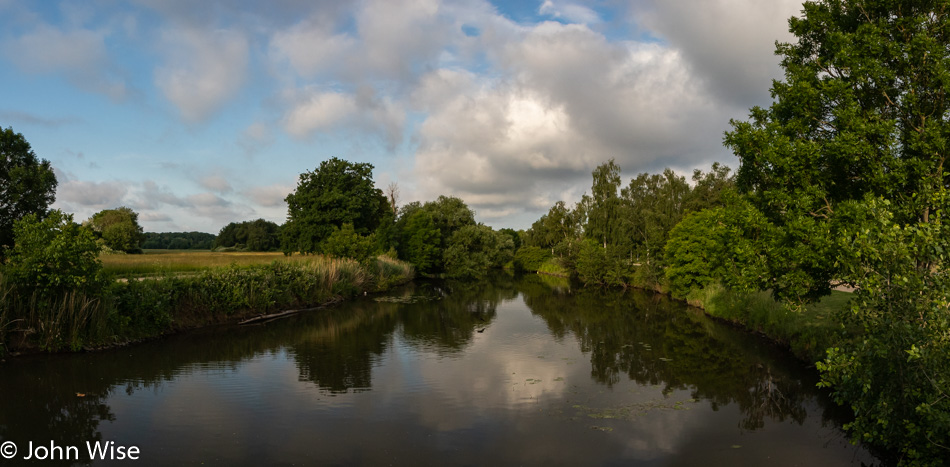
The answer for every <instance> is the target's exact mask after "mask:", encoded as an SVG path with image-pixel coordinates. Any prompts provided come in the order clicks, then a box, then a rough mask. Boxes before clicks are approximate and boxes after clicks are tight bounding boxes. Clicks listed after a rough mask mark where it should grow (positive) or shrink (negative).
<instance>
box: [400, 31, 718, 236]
mask: <svg viewBox="0 0 950 467" xmlns="http://www.w3.org/2000/svg"><path fill="white" fill-rule="evenodd" d="M521 34H522V37H521V39H520V40H518V41H511V42H508V43H507V44H506V45H505V46H504V48H503V50H501V51H499V52H498V53H497V57H499V58H498V60H499V62H500V64H501V66H502V67H503V68H502V69H503V70H504V71H505V72H506V75H505V76H504V78H502V79H486V78H484V77H479V76H477V75H474V74H471V73H466V72H460V71H454V70H437V71H435V72H433V73H430V74H428V75H427V76H425V77H424V78H423V79H422V80H421V81H420V86H419V89H417V91H416V93H415V94H414V99H413V102H414V104H415V105H417V106H419V107H421V108H422V110H423V111H424V112H425V113H426V114H427V115H428V117H427V118H426V119H425V121H424V122H423V123H422V125H421V127H420V129H419V134H420V136H419V141H420V144H419V150H418V152H417V155H416V164H415V166H416V171H417V176H418V179H419V182H420V184H421V185H422V187H423V192H424V193H425V194H426V195H428V196H429V197H433V196H436V195H438V194H454V195H458V196H461V197H462V198H463V199H465V200H466V201H467V202H468V203H469V204H470V205H472V206H473V207H474V208H475V209H476V211H478V212H479V213H480V215H481V216H482V217H498V218H502V217H507V216H512V215H515V214H516V213H518V212H521V213H525V212H537V211H539V210H544V209H547V207H549V206H550V205H551V204H553V202H555V201H557V200H558V199H562V197H563V196H564V195H565V194H567V195H572V196H574V197H578V196H579V195H580V193H581V192H582V191H584V190H585V189H587V187H589V186H590V172H591V170H593V168H594V167H595V166H596V165H598V164H600V163H602V162H604V161H606V160H608V159H610V158H615V159H616V160H617V162H618V164H620V165H621V167H623V168H625V169H626V170H627V172H626V173H625V175H626V176H632V175H634V174H635V172H636V171H643V170H648V169H661V168H662V167H663V166H665V165H672V166H675V165H682V164H686V165H691V164H694V163H695V161H697V160H702V158H703V157H706V156H707V155H708V154H709V153H710V152H712V153H716V152H721V151H722V150H721V144H720V139H721V132H722V130H723V128H724V126H725V125H726V121H725V120H724V119H721V118H719V114H718V110H717V108H716V106H715V104H714V100H713V99H711V98H710V97H709V96H707V95H705V94H704V88H703V87H702V86H701V85H700V83H699V82H698V81H697V80H696V78H695V77H694V76H692V75H691V74H690V72H689V66H688V64H686V63H685V62H684V60H683V58H682V56H681V55H680V54H679V52H677V51H676V50H672V49H669V48H667V47H664V46H662V45H660V44H644V43H637V42H627V43H611V42H609V41H608V40H607V39H606V38H605V37H604V36H602V35H601V34H599V33H597V32H594V31H592V30H590V29H589V28H587V27H586V26H583V25H564V24H560V23H553V22H549V23H543V24H540V25H537V26H535V27H533V28H530V29H525V30H523V31H522V32H521ZM656 166H659V167H656ZM575 199H576V198H575ZM566 201H573V200H572V199H567V200H566Z"/></svg>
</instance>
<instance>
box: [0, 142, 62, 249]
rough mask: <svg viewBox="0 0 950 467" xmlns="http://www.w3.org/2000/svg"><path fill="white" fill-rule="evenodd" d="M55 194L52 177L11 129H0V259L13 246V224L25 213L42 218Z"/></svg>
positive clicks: (46, 166) (44, 163)
mask: <svg viewBox="0 0 950 467" xmlns="http://www.w3.org/2000/svg"><path fill="white" fill-rule="evenodd" d="M55 194H56V175H55V174H54V173H53V168H52V166H50V163H49V161H48V160H45V159H43V160H39V159H37V158H36V154H34V153H33V149H32V148H31V147H30V143H28V142H27V141H26V138H24V137H23V135H22V134H20V133H14V132H13V128H7V129H6V130H4V129H3V128H0V257H2V256H3V255H4V248H10V247H12V246H13V224H14V223H15V222H16V221H17V220H19V219H22V218H23V217H24V216H27V215H29V214H36V215H37V217H38V218H42V217H43V216H45V215H46V211H47V209H48V208H49V205H50V204H52V203H53V200H54V199H55Z"/></svg>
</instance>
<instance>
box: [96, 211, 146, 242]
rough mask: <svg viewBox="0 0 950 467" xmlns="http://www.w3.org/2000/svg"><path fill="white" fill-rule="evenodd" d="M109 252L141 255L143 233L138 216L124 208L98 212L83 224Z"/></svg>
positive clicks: (143, 240) (143, 239)
mask: <svg viewBox="0 0 950 467" xmlns="http://www.w3.org/2000/svg"><path fill="white" fill-rule="evenodd" d="M85 224H86V225H88V226H89V227H90V228H91V229H92V231H93V232H95V233H96V236H98V237H99V238H100V239H102V242H103V244H104V245H105V246H106V247H108V248H109V249H111V250H115V251H124V252H126V253H141V252H142V244H143V243H144V242H145V233H144V232H143V231H142V226H141V225H139V215H138V213H137V212H135V211H133V210H132V209H131V208H127V207H125V206H122V207H119V208H115V209H106V210H103V211H99V212H97V213H95V214H93V216H92V217H91V218H90V219H89V220H88V221H86V222H85Z"/></svg>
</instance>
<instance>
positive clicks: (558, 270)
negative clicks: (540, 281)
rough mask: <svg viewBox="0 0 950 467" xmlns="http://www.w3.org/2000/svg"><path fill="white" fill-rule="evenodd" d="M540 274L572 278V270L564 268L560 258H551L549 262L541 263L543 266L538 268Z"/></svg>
mask: <svg viewBox="0 0 950 467" xmlns="http://www.w3.org/2000/svg"><path fill="white" fill-rule="evenodd" d="M538 273H540V274H546V275H549V276H557V277H563V278H570V277H571V271H570V269H568V268H566V267H564V266H563V265H562V264H561V261H560V259H558V258H549V259H548V260H547V261H545V262H543V263H541V266H540V267H539V268H538Z"/></svg>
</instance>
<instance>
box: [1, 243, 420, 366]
mask: <svg viewBox="0 0 950 467" xmlns="http://www.w3.org/2000/svg"><path fill="white" fill-rule="evenodd" d="M208 254H209V255H210V253H208ZM188 255H192V256H193V258H192V262H200V261H202V259H203V258H210V256H205V254H199V253H190V254H188ZM139 256H148V255H139ZM186 256H187V255H186ZM183 263H187V261H183ZM181 272H183V271H182V270H181V269H179V270H162V271H160V272H158V273H155V272H153V273H152V274H159V275H157V276H155V275H153V276H150V277H146V278H143V279H137V280H127V281H116V280H108V281H107V285H106V286H105V287H104V289H103V290H102V291H101V292H99V293H96V294H94V295H92V294H83V293H78V292H77V293H72V292H70V293H66V294H64V295H62V296H55V297H47V296H43V295H41V294H38V293H35V292H34V293H26V292H23V291H21V290H18V289H16V288H15V287H12V286H11V285H10V284H8V283H7V282H6V281H5V280H4V279H3V278H2V276H0V297H2V298H3V301H2V303H0V343H2V344H3V348H4V349H5V350H6V351H23V350H37V349H38V350H45V351H59V350H70V349H71V350H78V349H81V348H90V347H100V346H110V345H115V344H121V343H126V342H129V341H134V340H139V339H145V338H151V337H155V336H160V335H162V334H166V333H170V332H175V331H177V330H180V329H186V328H193V327H199V326H205V325H208V324H215V323H222V322H229V321H236V320H239V319H241V318H244V317H248V316H254V315H258V314H264V313H268V312H273V311H277V310H286V309H294V308H306V307H312V306H317V305H321V304H324V303H327V302H330V301H335V300H340V299H346V298H349V297H352V296H355V295H358V294H362V293H364V292H374V291H380V290H385V289H388V288H389V287H392V286H393V285H395V284H400V283H404V282H406V281H408V280H411V279H412V277H413V274H414V271H413V269H412V267H411V266H410V265H408V264H407V263H404V262H401V261H397V260H392V259H390V258H387V257H379V258H377V259H374V260H371V261H369V262H367V263H363V264H361V263H358V262H356V261H354V260H349V259H334V258H326V257H323V256H305V257H295V258H294V259H293V260H283V261H282V260H278V261H271V262H270V263H268V264H247V263H244V264H241V263H238V262H235V263H232V264H229V265H228V266H210V267H209V266H205V267H204V268H202V269H200V270H193V271H191V272H193V273H192V274H187V275H182V274H180V273H181ZM113 277H114V276H113Z"/></svg>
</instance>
